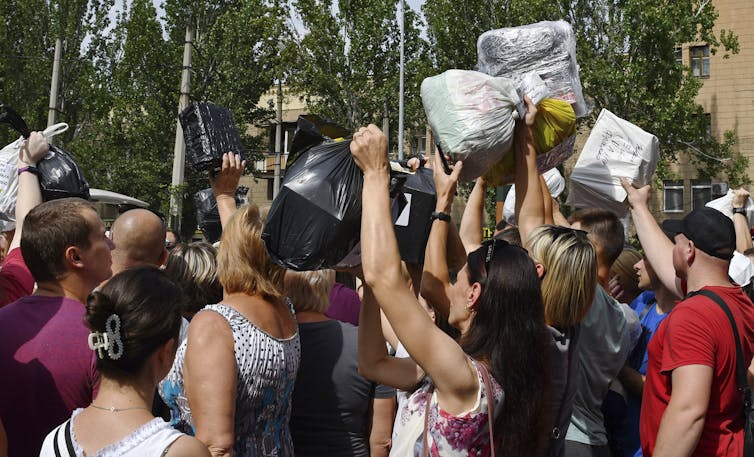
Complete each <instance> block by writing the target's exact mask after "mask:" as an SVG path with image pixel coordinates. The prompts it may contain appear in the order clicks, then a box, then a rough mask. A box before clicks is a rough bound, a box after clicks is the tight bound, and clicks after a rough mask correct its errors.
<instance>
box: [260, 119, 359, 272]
mask: <svg viewBox="0 0 754 457" xmlns="http://www.w3.org/2000/svg"><path fill="white" fill-rule="evenodd" d="M299 122H300V123H303V124H304V125H307V126H309V127H310V124H311V123H310V122H308V121H306V120H301V119H299ZM306 130H307V132H308V134H309V135H310V137H311V131H310V129H306ZM294 141H295V139H294ZM350 144H351V141H350V140H341V141H331V140H329V139H327V138H326V137H324V136H321V137H320V141H319V144H311V142H310V143H309V147H308V149H305V150H304V151H302V152H300V154H299V155H298V158H297V159H296V160H295V161H294V163H293V164H292V165H289V166H288V167H287V169H286V171H285V178H284V179H283V184H282V187H281V188H280V193H279V194H278V195H277V197H275V201H273V202H272V207H271V208H270V212H269V213H268V214H267V223H266V224H265V226H264V230H263V232H262V240H264V242H265V245H266V247H267V252H268V253H269V255H270V258H271V259H272V260H273V261H275V262H276V263H278V264H279V265H281V266H283V267H285V268H289V269H292V270H297V271H310V270H318V269H322V268H331V267H333V266H335V265H337V264H338V263H339V262H340V261H341V260H343V259H344V258H345V257H346V256H347V255H348V254H349V253H350V252H351V251H352V250H353V248H354V247H355V246H356V244H357V243H358V241H359V234H360V230H361V189H362V187H363V185H364V178H363V176H362V174H361V170H360V169H359V167H358V166H357V165H356V162H354V160H353V158H352V157H351V151H350Z"/></svg>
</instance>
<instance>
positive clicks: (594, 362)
mask: <svg viewBox="0 0 754 457" xmlns="http://www.w3.org/2000/svg"><path fill="white" fill-rule="evenodd" d="M630 345H631V342H630V337H629V332H628V326H627V324H626V318H625V316H624V314H623V309H622V308H621V305H620V303H618V302H617V301H615V300H614V299H613V298H612V297H610V295H608V294H607V292H605V289H603V288H602V287H601V286H597V291H596V293H595V296H594V301H592V307H591V308H590V309H589V312H588V313H587V315H586V317H585V318H584V320H582V321H581V333H580V335H579V344H578V351H577V352H578V356H579V357H578V359H579V376H578V383H577V385H576V395H575V396H574V399H573V413H572V414H571V424H570V426H569V427H568V433H567V434H566V440H568V441H576V442H579V443H583V444H588V445H592V446H604V445H607V433H606V432H605V425H604V417H603V415H602V401H603V400H604V399H605V395H606V394H607V389H608V387H609V385H610V383H611V382H612V381H613V380H614V379H615V377H616V376H617V375H618V372H619V371H620V369H621V368H622V367H623V365H624V364H625V362H626V357H628V352H629V350H630Z"/></svg>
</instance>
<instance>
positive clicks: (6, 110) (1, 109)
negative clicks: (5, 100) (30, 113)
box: [0, 104, 31, 138]
mask: <svg viewBox="0 0 754 457" xmlns="http://www.w3.org/2000/svg"><path fill="white" fill-rule="evenodd" d="M0 123H2V124H8V125H10V126H11V127H12V128H13V130H15V131H17V132H18V133H20V134H21V136H23V137H24V138H29V135H31V130H29V127H28V126H27V125H26V121H24V119H23V118H22V117H21V116H20V115H19V114H18V113H17V112H15V111H13V109H11V107H9V106H6V105H4V104H0Z"/></svg>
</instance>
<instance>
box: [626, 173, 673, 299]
mask: <svg viewBox="0 0 754 457" xmlns="http://www.w3.org/2000/svg"><path fill="white" fill-rule="evenodd" d="M621 184H622V185H623V188H624V189H625V190H626V193H627V194H628V198H627V199H626V202H627V203H628V206H629V208H630V209H631V219H633V221H634V226H635V227H636V234H637V235H638V236H639V241H640V242H641V247H642V249H644V254H645V255H646V256H647V258H648V259H649V262H650V263H651V264H652V267H653V268H654V270H655V273H657V277H658V278H659V279H660V281H662V284H663V285H664V286H665V287H666V288H667V289H668V290H669V291H671V292H673V294H674V295H675V296H676V297H677V298H681V297H683V292H682V291H681V284H680V281H679V280H678V279H677V277H676V275H675V268H674V267H673V243H672V242H671V241H670V240H669V239H668V237H667V236H665V233H664V232H663V231H662V229H661V228H660V226H659V225H658V224H657V221H656V220H655V218H654V216H652V213H651V212H650V211H649V205H648V203H647V202H648V201H649V193H650V190H651V188H650V186H649V185H646V186H643V187H640V188H638V189H637V188H635V187H634V186H632V185H631V183H629V182H628V180H627V179H625V178H621Z"/></svg>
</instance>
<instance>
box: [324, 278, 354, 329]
mask: <svg viewBox="0 0 754 457" xmlns="http://www.w3.org/2000/svg"><path fill="white" fill-rule="evenodd" d="M360 309H361V300H359V294H357V293H356V291H355V290H353V289H351V288H349V287H347V286H344V285H343V284H340V283H337V282H336V283H335V285H334V286H333V288H332V290H331V291H330V307H329V308H327V311H326V312H325V316H327V317H329V318H330V319H335V320H338V321H340V322H346V323H349V324H353V325H355V326H357V327H358V326H359V310H360Z"/></svg>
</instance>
